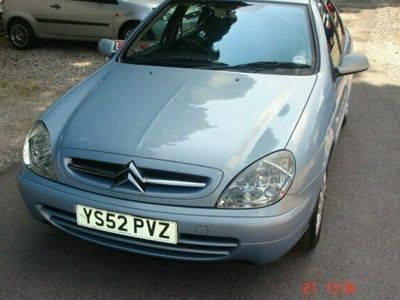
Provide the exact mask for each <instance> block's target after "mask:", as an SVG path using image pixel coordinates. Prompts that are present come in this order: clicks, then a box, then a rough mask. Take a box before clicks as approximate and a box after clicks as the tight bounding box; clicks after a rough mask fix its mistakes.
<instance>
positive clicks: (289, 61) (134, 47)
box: [121, 1, 315, 74]
mask: <svg viewBox="0 0 400 300" xmlns="http://www.w3.org/2000/svg"><path fill="white" fill-rule="evenodd" d="M313 49H314V48H313V40H312V34H311V28H310V19H309V15H308V10H307V6H305V5H295V4H278V3H268V2H263V3H261V2H238V1H206V2H203V1H201V2H200V1H197V2H195V1H193V2H191V1H185V2H179V1H178V2H172V3H171V4H170V5H168V6H166V7H165V8H164V10H163V11H162V12H161V13H160V14H158V16H157V17H156V18H154V19H153V20H152V21H150V23H149V24H148V25H147V26H146V27H145V28H144V29H143V30H141V31H140V32H138V33H137V34H136V35H135V37H134V38H133V40H132V41H131V42H130V45H129V46H128V47H127V48H126V50H125V52H124V53H123V55H122V56H121V62H124V63H132V64H144V65H158V66H174V67H189V68H204V69H222V70H223V69H226V70H239V71H243V72H264V71H267V72H271V71H272V72H282V71H283V70H286V71H289V72H291V73H293V72H295V73H296V74H297V73H304V72H312V68H313V65H314V59H315V58H314V51H313Z"/></svg>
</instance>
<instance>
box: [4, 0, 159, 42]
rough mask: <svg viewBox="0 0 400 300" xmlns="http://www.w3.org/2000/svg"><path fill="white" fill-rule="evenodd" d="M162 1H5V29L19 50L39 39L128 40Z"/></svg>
mask: <svg viewBox="0 0 400 300" xmlns="http://www.w3.org/2000/svg"><path fill="white" fill-rule="evenodd" d="M161 2H162V0H79V1H72V0H35V1H32V0H6V1H4V4H3V6H4V15H3V22H4V27H5V28H6V29H7V32H8V35H9V37H10V41H11V43H12V45H13V46H14V47H16V48H17V49H26V48H30V47H32V46H34V45H35V43H36V41H37V39H65V40H83V41H98V40H99V39H101V38H110V39H125V38H127V37H128V36H129V35H130V34H131V33H132V30H133V29H134V28H135V27H136V26H137V25H138V24H139V23H140V22H141V21H142V20H143V19H144V18H145V17H146V16H147V15H148V14H149V13H150V12H151V11H152V10H153V9H154V8H156V7H157V6H158V5H159V4H160V3H161Z"/></svg>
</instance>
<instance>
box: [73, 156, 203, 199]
mask: <svg viewBox="0 0 400 300" xmlns="http://www.w3.org/2000/svg"><path fill="white" fill-rule="evenodd" d="M67 167H68V168H69V169H70V170H71V171H72V172H73V173H74V174H75V175H78V176H81V177H84V179H86V180H92V181H93V182H97V183H98V182H101V183H103V184H105V185H106V186H108V187H109V188H111V189H124V190H134V191H138V192H142V193H144V192H145V191H150V192H152V193H157V192H160V193H162V192H165V190H166V189H167V190H168V192H170V193H171V192H172V193H194V192H198V191H199V190H202V189H204V188H205V187H206V186H207V184H208V182H209V178H207V177H203V176H197V175H192V174H183V173H177V172H170V171H163V170H154V169H148V168H138V167H136V165H135V164H134V163H133V162H129V163H128V164H126V165H121V164H114V163H108V162H101V161H94V160H88V159H80V158H71V159H69V160H68V162H67Z"/></svg>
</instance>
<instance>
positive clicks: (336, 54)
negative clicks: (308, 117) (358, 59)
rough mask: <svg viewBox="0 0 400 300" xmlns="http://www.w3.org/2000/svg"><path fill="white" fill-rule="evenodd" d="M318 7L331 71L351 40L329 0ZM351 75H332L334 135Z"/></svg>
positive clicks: (348, 47) (348, 51)
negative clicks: (334, 90) (329, 57)
mask: <svg viewBox="0 0 400 300" xmlns="http://www.w3.org/2000/svg"><path fill="white" fill-rule="evenodd" d="M318 8H319V11H320V15H321V18H322V22H323V24H324V28H325V34H326V38H327V42H328V48H329V51H330V56H331V63H332V71H333V69H334V68H335V67H337V66H339V65H340V63H341V61H342V57H343V55H345V54H348V53H350V51H351V40H350V36H349V35H348V33H347V32H346V31H345V30H344V26H343V23H342V20H341V19H340V16H339V14H338V12H337V10H336V8H335V7H334V5H333V4H332V2H331V1H330V0H321V1H319V3H318ZM350 78H351V76H341V77H337V78H336V77H335V76H334V78H333V79H334V82H333V84H334V86H335V89H336V113H335V120H334V121H335V124H334V127H335V130H336V136H338V134H339V132H340V128H341V125H342V122H343V118H344V115H345V112H346V110H347V107H348V98H349V95H350V82H351V80H350Z"/></svg>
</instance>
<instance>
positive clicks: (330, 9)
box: [326, 1, 334, 13]
mask: <svg viewBox="0 0 400 300" xmlns="http://www.w3.org/2000/svg"><path fill="white" fill-rule="evenodd" d="M326 9H327V10H328V11H329V12H330V13H333V12H334V8H333V4H332V2H331V1H328V3H326Z"/></svg>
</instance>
